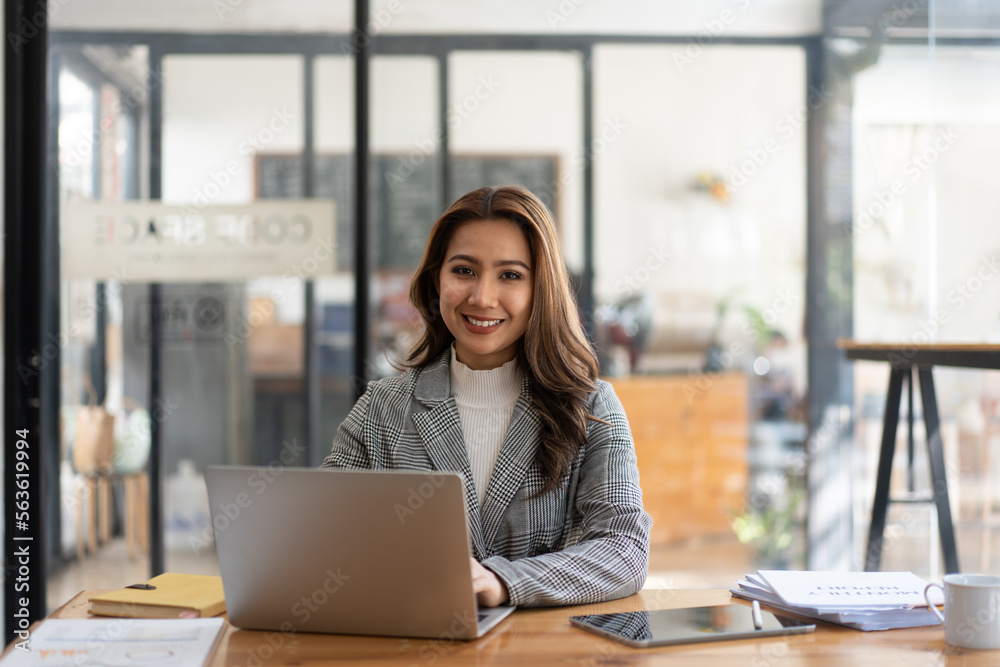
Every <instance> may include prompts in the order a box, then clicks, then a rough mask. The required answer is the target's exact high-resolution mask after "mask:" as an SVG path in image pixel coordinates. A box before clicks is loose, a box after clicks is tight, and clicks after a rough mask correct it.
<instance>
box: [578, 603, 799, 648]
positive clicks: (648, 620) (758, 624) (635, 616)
mask: <svg viewBox="0 0 1000 667" xmlns="http://www.w3.org/2000/svg"><path fill="white" fill-rule="evenodd" d="M569 621H570V623H572V624H573V625H575V626H577V627H580V628H583V629H584V630H589V631H591V632H596V633H597V634H599V635H604V636H605V637H610V638H612V639H616V640H618V641H620V642H623V643H625V644H628V645H629V646H636V647H643V646H670V645H672V644H694V643H699V642H716V641H723V640H727V639H750V638H754V637H774V636H776V635H797V634H804V633H807V632H812V631H813V630H815V629H816V626H815V624H812V623H809V622H807V621H799V620H795V619H792V618H787V617H784V616H775V615H774V614H772V613H770V612H766V611H760V608H759V607H756V608H751V607H746V606H743V605H736V604H724V605H718V606H714V607H688V608H685V609H658V610H656V611H630V612H622V613H617V614H594V615H592V616H571V617H570V619H569Z"/></svg>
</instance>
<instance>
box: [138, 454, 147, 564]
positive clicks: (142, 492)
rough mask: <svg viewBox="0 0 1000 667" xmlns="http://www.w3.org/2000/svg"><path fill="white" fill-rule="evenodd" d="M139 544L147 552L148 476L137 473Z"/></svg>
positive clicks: (143, 473)
mask: <svg viewBox="0 0 1000 667" xmlns="http://www.w3.org/2000/svg"><path fill="white" fill-rule="evenodd" d="M139 528H140V529H139V544H140V547H141V548H142V550H143V552H145V553H149V477H148V476H147V475H146V472H145V471H143V472H140V473H139Z"/></svg>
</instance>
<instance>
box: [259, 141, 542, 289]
mask: <svg viewBox="0 0 1000 667" xmlns="http://www.w3.org/2000/svg"><path fill="white" fill-rule="evenodd" d="M438 159H439V158H438V157H437V156H430V157H426V158H424V159H421V160H419V161H418V160H415V159H414V158H413V157H412V156H407V155H373V156H372V160H371V175H370V177H369V202H370V206H371V210H370V216H371V217H370V219H371V220H372V230H373V233H372V234H371V237H370V240H371V244H370V245H371V250H372V257H371V259H372V266H373V267H374V268H375V269H376V270H394V269H395V270H412V269H414V268H416V266H417V264H418V263H419V262H420V256H421V254H422V253H423V249H424V244H425V243H426V241H427V236H428V234H429V233H430V229H431V226H432V225H433V224H434V221H435V220H437V218H438V217H439V216H440V215H441V213H442V212H443V211H444V209H445V207H446V206H447V204H450V203H451V201H454V200H455V199H457V198H458V197H459V196H461V195H463V194H465V193H466V192H469V191H471V190H475V189H477V188H480V187H483V186H484V185H510V184H516V185H523V186H525V187H526V188H528V189H529V190H531V191H532V192H534V193H535V194H536V195H538V197H539V199H541V200H542V201H543V202H544V203H545V204H546V205H547V206H548V207H549V209H551V210H552V211H553V212H554V211H555V210H556V204H557V200H556V194H555V192H556V188H555V184H556V182H557V180H558V179H557V164H558V158H557V157H555V156H544V155H528V156H496V155H489V156H471V155H456V156H452V158H451V167H450V176H451V187H450V190H451V193H452V195H451V198H450V200H449V201H448V202H441V201H440V192H441V185H440V179H439V174H440V165H439V162H438ZM314 172H315V173H314V176H315V188H314V192H313V196H315V197H320V198H332V199H333V200H334V201H335V202H336V204H337V208H336V211H337V213H336V215H337V220H336V244H337V269H338V270H341V271H350V270H351V269H352V268H353V267H354V223H353V219H354V177H353V174H354V159H353V157H352V156H350V155H317V156H316V165H315V169H314ZM303 196H305V183H304V180H303V176H302V158H301V157H300V156H296V155H258V156H257V197H258V198H260V199H270V198H278V197H281V198H301V197H303Z"/></svg>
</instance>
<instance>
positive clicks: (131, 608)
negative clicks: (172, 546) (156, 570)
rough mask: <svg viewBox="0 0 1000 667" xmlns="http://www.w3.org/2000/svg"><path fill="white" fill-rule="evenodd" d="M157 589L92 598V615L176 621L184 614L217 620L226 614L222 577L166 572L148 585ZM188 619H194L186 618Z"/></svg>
mask: <svg viewBox="0 0 1000 667" xmlns="http://www.w3.org/2000/svg"><path fill="white" fill-rule="evenodd" d="M146 583H147V584H148V585H150V586H155V587H156V588H154V589H151V590H145V589H141V588H123V589H121V590H120V591H114V592H112V593H102V594H100V595H95V596H93V597H92V598H90V613H91V614H95V615H98V616H129V617H132V618H177V617H178V616H180V614H182V613H185V612H194V614H197V616H216V615H217V614H221V613H222V612H224V611H225V610H226V600H225V598H224V597H223V593H222V577H210V576H206V575H203V574H175V573H173V572H167V573H165V574H161V575H160V576H158V577H153V578H152V579H150V580H149V581H147V582H146ZM185 617H191V616H188V615H187V614H185Z"/></svg>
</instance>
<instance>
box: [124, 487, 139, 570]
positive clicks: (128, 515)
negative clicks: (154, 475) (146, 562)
mask: <svg viewBox="0 0 1000 667" xmlns="http://www.w3.org/2000/svg"><path fill="white" fill-rule="evenodd" d="M134 479H135V478H134V476H133V475H126V476H125V477H122V486H123V487H125V544H126V545H127V546H128V557H129V558H132V557H133V556H135V543H136V539H135V525H134V522H135V516H134V515H135V502H136V498H135V492H134V491H133V488H134V486H135V485H134V484H133V480H134Z"/></svg>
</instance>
